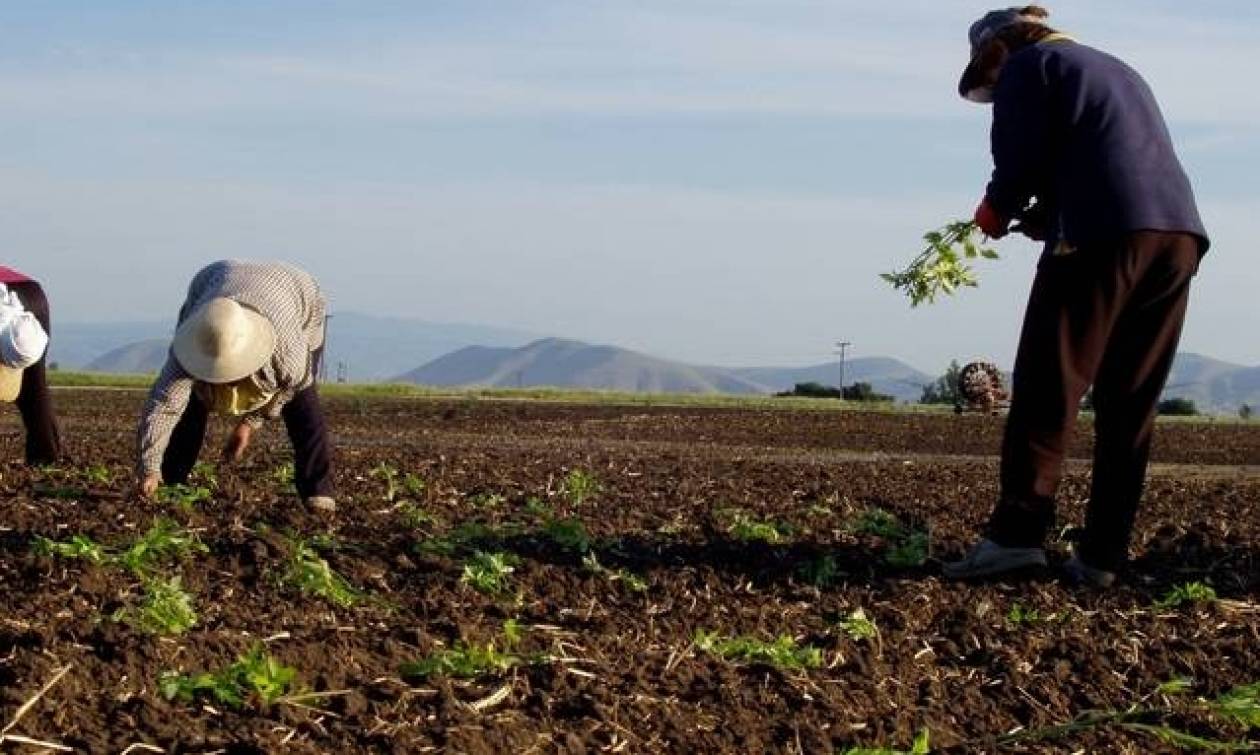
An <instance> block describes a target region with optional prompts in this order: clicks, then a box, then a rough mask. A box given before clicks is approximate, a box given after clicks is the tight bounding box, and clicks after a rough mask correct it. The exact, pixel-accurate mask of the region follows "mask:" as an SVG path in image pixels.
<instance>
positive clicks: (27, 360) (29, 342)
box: [0, 283, 48, 401]
mask: <svg viewBox="0 0 1260 755" xmlns="http://www.w3.org/2000/svg"><path fill="white" fill-rule="evenodd" d="M47 348H48V334H47V333H46V332H44V328H43V326H42V325H40V324H39V320H36V319H35V315H33V314H31V313H30V312H27V311H26V309H25V308H24V307H23V306H22V302H21V301H20V300H19V299H18V297H17V294H15V293H14V292H12V291H10V290H9V288H8V286H6V285H4V284H3V283H0V401H13V400H14V399H16V398H17V395H18V392H19V391H20V390H21V385H22V370H24V369H26V368H27V367H30V366H31V365H32V364H35V363H36V362H38V361H39V358H40V357H42V356H43V355H44V350H45V349H47Z"/></svg>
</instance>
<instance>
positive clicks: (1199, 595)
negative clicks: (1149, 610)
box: [1155, 582, 1216, 609]
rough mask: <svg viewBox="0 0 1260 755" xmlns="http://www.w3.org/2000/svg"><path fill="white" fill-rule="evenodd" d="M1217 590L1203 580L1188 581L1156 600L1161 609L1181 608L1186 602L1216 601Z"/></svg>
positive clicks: (1156, 605)
mask: <svg viewBox="0 0 1260 755" xmlns="http://www.w3.org/2000/svg"><path fill="white" fill-rule="evenodd" d="M1215 602H1216V590H1213V589H1212V587H1211V586H1210V585H1206V584H1204V583H1203V582H1187V583H1185V584H1182V585H1177V586H1176V587H1174V588H1173V589H1171V590H1169V591H1168V592H1167V593H1166V594H1165V595H1164V597H1162V598H1160V599H1159V600H1157V601H1156V602H1155V607H1156V608H1159V609H1170V608H1180V607H1181V606H1183V605H1186V604H1192V605H1193V604H1198V603H1215Z"/></svg>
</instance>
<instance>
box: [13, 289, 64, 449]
mask: <svg viewBox="0 0 1260 755" xmlns="http://www.w3.org/2000/svg"><path fill="white" fill-rule="evenodd" d="M51 331H52V328H51V325H50V318H49V310H48V297H47V296H45V295H44V289H43V288H42V287H41V286H40V285H39V283H37V282H36V281H34V280H32V279H31V278H30V277H28V276H26V275H24V274H23V273H20V272H18V271H17V270H14V269H12V268H8V267H0V400H3V401H6V402H8V401H12V402H14V403H15V404H17V408H18V411H19V412H20V413H21V415H22V424H23V426H24V427H25V428H26V463H27V464H31V465H42V464H54V463H56V461H57V460H58V459H59V458H60V457H61V431H60V429H59V428H58V427H57V417H56V415H55V414H54V413H53V403H52V395H51V393H50V391H49V390H48V373H47V361H48V341H49V334H50V333H51Z"/></svg>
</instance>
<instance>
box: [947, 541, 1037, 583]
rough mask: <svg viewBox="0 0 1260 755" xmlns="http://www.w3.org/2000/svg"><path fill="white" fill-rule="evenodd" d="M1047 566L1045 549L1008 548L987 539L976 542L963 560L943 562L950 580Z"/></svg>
mask: <svg viewBox="0 0 1260 755" xmlns="http://www.w3.org/2000/svg"><path fill="white" fill-rule="evenodd" d="M1045 565H1046V552H1045V550H1044V549H1042V548H1008V547H1006V546H1004V545H998V544H997V543H995V542H993V541H992V540H989V539H987V538H986V539H984V540H981V541H980V542H978V543H976V544H975V546H974V547H973V548H972V549H971V550H970V551H968V552H967V555H966V556H964V557H963V559H962V560H961V561H951V562H948V563H946V564H944V565H943V566H942V568H941V571H942V573H944V575H945V577H946V578H947V579H975V578H977V577H991V576H994V575H996V574H1005V573H1006V572H1012V571H1018V570H1019V569H1027V568H1029V567H1032V566H1045Z"/></svg>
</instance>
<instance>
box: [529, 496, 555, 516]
mask: <svg viewBox="0 0 1260 755" xmlns="http://www.w3.org/2000/svg"><path fill="white" fill-rule="evenodd" d="M523 509H524V511H525V514H526V515H528V516H531V517H533V518H535V519H542V520H547V519H550V518H552V517H553V516H554V515H555V509H553V508H552V507H551V504H549V503H547V502H546V501H544V500H542V499H541V498H538V497H536V496H530V497H529V498H527V499H525V505H524V507H523Z"/></svg>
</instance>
